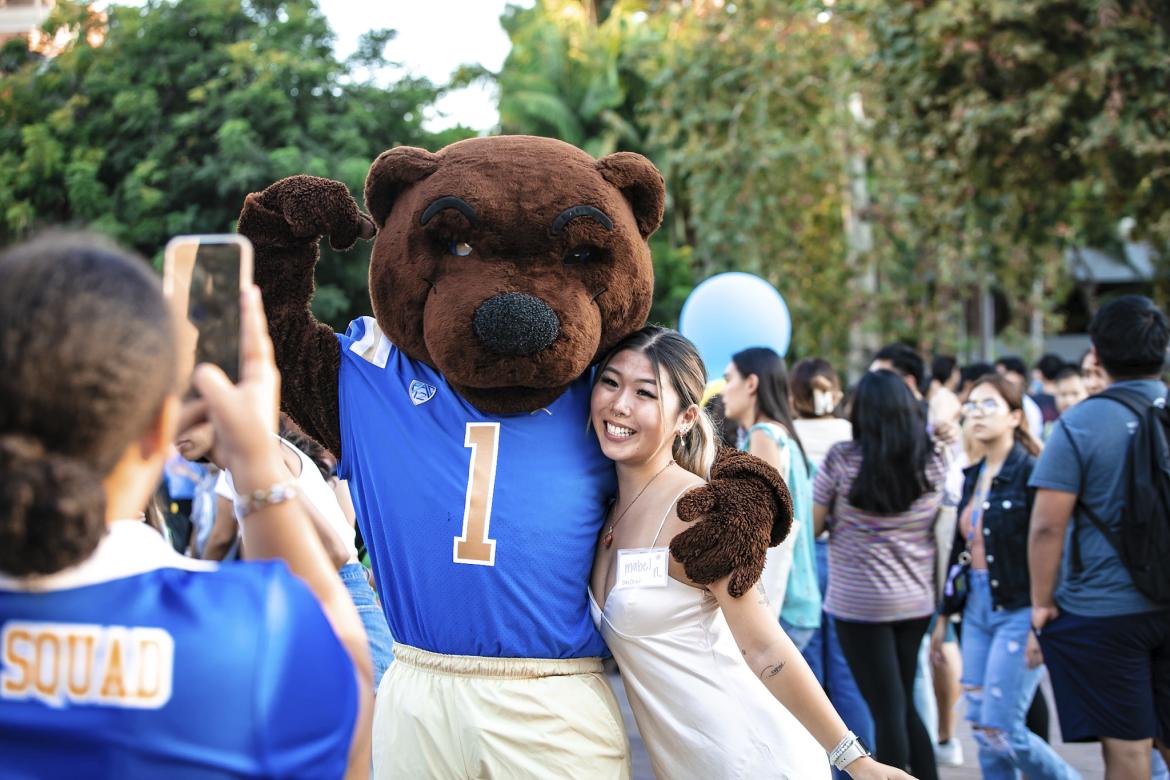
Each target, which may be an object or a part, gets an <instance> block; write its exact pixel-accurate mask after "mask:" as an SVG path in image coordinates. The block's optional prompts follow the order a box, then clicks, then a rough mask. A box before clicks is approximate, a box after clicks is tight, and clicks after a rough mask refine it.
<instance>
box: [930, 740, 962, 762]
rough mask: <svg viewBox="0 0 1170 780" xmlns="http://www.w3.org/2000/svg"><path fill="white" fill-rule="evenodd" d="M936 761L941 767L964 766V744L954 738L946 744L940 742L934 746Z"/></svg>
mask: <svg viewBox="0 0 1170 780" xmlns="http://www.w3.org/2000/svg"><path fill="white" fill-rule="evenodd" d="M934 760H935V761H937V762H938V765H939V766H962V765H963V744H962V743H961V742H959V740H957V739H955V738H954V737H951V738H950V739H948V740H947V741H946V742H939V743H938V744H937V745H935V746H934Z"/></svg>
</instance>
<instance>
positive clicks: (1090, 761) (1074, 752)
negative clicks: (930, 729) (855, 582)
mask: <svg viewBox="0 0 1170 780" xmlns="http://www.w3.org/2000/svg"><path fill="white" fill-rule="evenodd" d="M609 684H610V685H611V686H612V687H613V689H614V692H615V693H616V694H617V697H618V702H619V703H620V704H621V707H622V715H623V716H624V717H625V720H626V730H627V732H628V733H629V735H630V750H631V754H632V758H633V764H634V780H654V773H653V772H652V771H650V761H649V760H648V759H647V757H646V750H645V748H644V747H643V745H642V738H641V737H640V736H639V735H638V727H637V725H636V724H635V723H634V717H633V715H632V714H631V712H630V705H629V702H628V701H627V700H626V693H625V690H624V689H623V688H622V682H621V677H619V676H618V674H617V672H611V673H610V674H609ZM1045 686H1047V682H1045ZM1047 694H1048V701H1049V702H1051V701H1052V691H1051V690H1048V691H1047ZM961 716H962V713H961V712H960V717H961ZM959 738H960V739H961V740H962V742H963V753H964V758H965V759H966V762H965V763H964V765H963V766H961V767H957V768H953V769H952V768H949V767H943V768H941V769H940V772H939V775H940V777H941V778H942V780H978V778H979V777H980V774H979V763H978V761H977V759H976V751H975V742H974V740H972V738H971V728H970V726H969V725H967V722H966V721H961V722H960V726H959ZM1052 739H1053V744H1054V745H1055V746H1056V750H1057V752H1058V753H1060V755H1061V756H1063V757H1064V758H1065V760H1067V761H1068V762H1069V763H1070V764H1072V766H1073V767H1074V768H1075V769H1077V770H1078V771H1079V772H1080V773H1081V776H1082V777H1084V779H1085V780H1096V779H1097V778H1100V777H1103V776H1104V774H1105V772H1104V769H1103V767H1102V764H1101V748H1100V747H1099V746H1098V745H1065V744H1063V743H1061V742H1060V728H1059V726H1058V725H1057V722H1056V715H1055V713H1053V716H1052Z"/></svg>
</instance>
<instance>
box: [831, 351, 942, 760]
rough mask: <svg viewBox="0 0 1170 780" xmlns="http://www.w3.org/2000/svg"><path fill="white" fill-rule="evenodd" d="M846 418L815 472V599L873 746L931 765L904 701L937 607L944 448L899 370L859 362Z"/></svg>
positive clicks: (884, 756)
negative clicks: (867, 718)
mask: <svg viewBox="0 0 1170 780" xmlns="http://www.w3.org/2000/svg"><path fill="white" fill-rule="evenodd" d="M850 420H851V422H852V424H853V441H851V442H842V443H840V444H836V445H834V446H833V447H832V448H831V449H830V450H829V453H828V455H826V456H825V461H824V463H823V464H822V465H821V468H820V470H819V471H818V472H817V477H816V482H815V490H814V502H815V503H814V522H815V524H816V527H817V529H818V530H819V529H821V528H827V529H828V531H829V587H828V594H827V595H826V598H825V609H826V611H827V612H829V614H831V615H832V616H833V617H834V622H835V623H836V627H837V634H838V637H839V639H840V642H841V649H842V650H843V651H844V653H845V658H846V660H847V661H848V662H849V668H850V669H851V670H852V671H853V676H854V678H855V679H856V681H857V685H858V688H859V689H860V690H861V693H862V695H863V696H864V697H865V700H866V703H867V704H868V705H869V710H870V713H871V714H872V716H873V720H874V728H875V740H874V746H875V753H874V754H875V756H877V758H878V760H880V761H882V762H884V763H889V764H892V765H893V766H898V767H906V766H909V767H910V771H911V772H912V773H913V774H914V776H915V777H917V778H919V780H932V779H933V778H936V777H937V776H938V772H937V769H936V764H935V757H934V744H933V741H932V740H931V738H930V735H929V734H928V732H927V730H926V726H925V725H924V724H923V722H922V718H921V717H920V716H919V714H918V711H917V709H916V708H915V706H914V704H913V702H914V680H915V676H916V674H917V669H918V657H919V648H920V645H921V644H922V640H923V638H924V636H925V634H926V629H927V626H928V625H929V623H930V619H931V616H932V615H933V614H934V608H935V586H934V577H935V575H934V570H935V555H936V551H935V541H934V527H935V520H936V517H937V515H938V512H939V509H940V508H941V506H942V499H943V478H944V476H945V471H946V463H945V459H944V457H943V456H942V455H940V454H938V453H937V452H935V450H934V447H933V444H932V443H931V440H930V437H929V436H928V435H927V432H926V424H925V419H924V417H923V415H922V413H921V408H920V405H919V402H918V401H917V400H916V399H915V397H914V395H913V393H912V392H911V391H910V388H909V387H908V386H907V383H906V381H905V379H904V378H903V377H901V376H899V375H897V374H895V373H893V372H891V371H886V370H876V371H870V372H869V373H867V374H865V375H864V376H863V377H862V378H861V380H860V381H859V382H858V384H857V388H856V391H855V394H854V397H853V401H852V411H851V414H850Z"/></svg>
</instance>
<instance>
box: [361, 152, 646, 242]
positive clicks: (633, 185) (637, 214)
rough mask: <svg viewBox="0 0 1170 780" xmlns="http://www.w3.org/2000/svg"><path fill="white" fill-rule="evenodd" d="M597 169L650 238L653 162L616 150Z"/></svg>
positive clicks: (631, 153) (637, 155)
mask: <svg viewBox="0 0 1170 780" xmlns="http://www.w3.org/2000/svg"><path fill="white" fill-rule="evenodd" d="M597 171H598V172H599V173H600V174H601V176H602V178H604V179H605V180H606V181H607V182H609V183H610V184H612V185H613V186H615V187H617V188H618V189H619V190H621V193H622V195H624V196H625V198H626V200H627V201H629V204H630V208H632V209H633V210H634V219H635V220H636V221H637V223H638V232H639V233H641V234H642V238H644V239H645V238H650V236H651V235H652V234H653V233H654V231H655V230H657V229H658V226H659V225H661V224H662V209H663V206H664V204H665V201H666V183H665V182H664V181H663V180H662V174H661V173H659V172H658V169H657V168H655V167H654V163H652V162H650V161H649V160H647V159H646V158H645V157H643V156H642V155H640V154H634V153H633V152H615V153H613V154H609V155H606V156H605V157H602V158H601V159H600V160H598V161H597ZM368 186H369V185H367V192H368V191H369V190H368ZM367 198H368V196H367Z"/></svg>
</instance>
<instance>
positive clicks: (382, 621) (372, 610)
mask: <svg viewBox="0 0 1170 780" xmlns="http://www.w3.org/2000/svg"><path fill="white" fill-rule="evenodd" d="M338 574H340V575H341V581H342V583H344V585H345V589H346V590H347V591H349V597H350V598H351V599H353V603H354V606H355V607H357V612H358V617H360V618H361V620H362V626H364V627H365V629H366V639H367V640H368V641H369V643H370V660H371V661H372V662H373V664H374V690H375V691H377V690H378V683H379V682H381V680H382V675H383V674H385V673H386V670H387V669H389V668H390V663H391V662H392V661H393V660H394V650H393V648H394V637H392V636H390V626H388V625H387V624H386V616H385V615H384V614H383V613H382V605H381V604H379V603H378V596H377V594H375V593H374V589H373V588H371V587H370V579H369V573H368V572H367V570H366V567H365V566H362V565H361V564H360V563H347V564H345V565H344V566H342V567H341V571H340V572H338Z"/></svg>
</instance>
